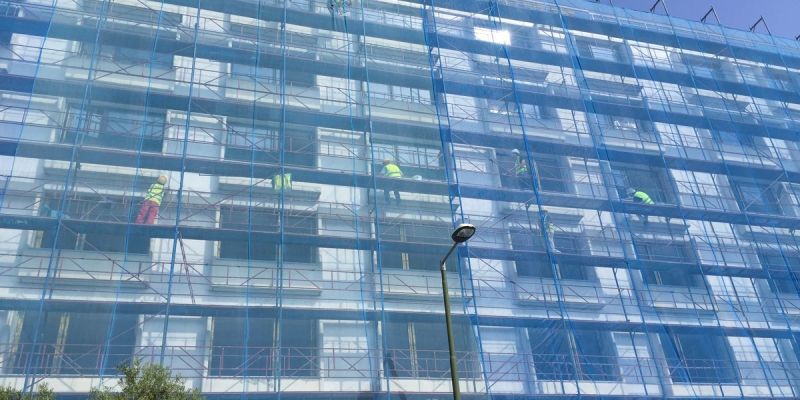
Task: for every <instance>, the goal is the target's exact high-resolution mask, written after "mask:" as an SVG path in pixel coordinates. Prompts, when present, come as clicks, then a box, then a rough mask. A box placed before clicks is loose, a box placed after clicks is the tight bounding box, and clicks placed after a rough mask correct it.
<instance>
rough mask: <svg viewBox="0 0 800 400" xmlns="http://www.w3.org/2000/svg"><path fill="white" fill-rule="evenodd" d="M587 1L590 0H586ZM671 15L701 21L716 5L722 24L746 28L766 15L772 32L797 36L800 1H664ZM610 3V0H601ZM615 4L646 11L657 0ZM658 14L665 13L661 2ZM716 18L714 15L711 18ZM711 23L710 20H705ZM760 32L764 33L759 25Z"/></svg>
mask: <svg viewBox="0 0 800 400" xmlns="http://www.w3.org/2000/svg"><path fill="white" fill-rule="evenodd" d="M587 1H588V0H587ZM665 1H666V3H667V8H668V9H669V12H670V15H672V16H674V17H681V18H686V19H691V20H695V21H697V20H699V19H700V18H701V17H702V16H703V14H705V13H706V11H708V9H709V8H710V7H711V6H712V5H713V6H714V9H716V10H717V14H718V15H719V19H720V21H721V22H722V25H725V26H729V27H732V28H737V29H743V30H747V29H749V28H750V26H751V25H753V23H755V22H756V20H757V19H758V17H759V16H761V15H763V16H764V19H766V20H767V24H768V25H769V29H770V30H771V31H772V34H773V35H776V36H783V37H788V38H792V39H794V37H795V36H797V35H798V34H800V24H798V22H797V21H798V20H800V0H665ZM600 2H602V3H608V2H609V0H600ZM611 2H612V3H613V4H614V5H615V6H620V7H625V8H631V9H634V10H640V11H647V10H649V9H650V7H652V5H653V4H654V3H655V2H656V0H611ZM658 13H659V14H663V9H662V8H661V5H659V6H658ZM709 18H711V20H712V21H713V17H709ZM706 22H708V20H707V21H706ZM756 29H757V31H758V32H765V31H764V30H763V27H762V26H760V25H759V27H758V28H756Z"/></svg>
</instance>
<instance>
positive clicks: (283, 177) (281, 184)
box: [272, 174, 292, 192]
mask: <svg viewBox="0 0 800 400" xmlns="http://www.w3.org/2000/svg"><path fill="white" fill-rule="evenodd" d="M281 189H283V190H287V191H288V190H292V174H275V175H274V176H273V177H272V190H274V191H276V192H280V191H281Z"/></svg>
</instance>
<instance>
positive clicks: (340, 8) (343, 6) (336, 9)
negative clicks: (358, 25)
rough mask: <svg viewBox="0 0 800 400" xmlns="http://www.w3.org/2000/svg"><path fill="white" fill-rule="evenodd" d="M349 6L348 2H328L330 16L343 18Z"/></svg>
mask: <svg viewBox="0 0 800 400" xmlns="http://www.w3.org/2000/svg"><path fill="white" fill-rule="evenodd" d="M349 5H350V0H328V10H329V11H330V12H331V15H333V14H334V13H336V14H339V16H343V15H346V14H347V7H348V6H349Z"/></svg>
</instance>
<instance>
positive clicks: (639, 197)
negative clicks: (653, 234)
mask: <svg viewBox="0 0 800 400" xmlns="http://www.w3.org/2000/svg"><path fill="white" fill-rule="evenodd" d="M627 193H628V197H629V198H631V199H632V200H633V202H634V203H639V204H646V205H653V204H656V203H655V202H654V201H653V199H651V198H650V195H648V194H647V193H646V192H644V191H641V190H638V189H634V188H628V191H627ZM639 220H640V221H642V222H643V223H644V224H645V225H647V223H648V222H650V221H649V219H648V217H647V215H646V214H639Z"/></svg>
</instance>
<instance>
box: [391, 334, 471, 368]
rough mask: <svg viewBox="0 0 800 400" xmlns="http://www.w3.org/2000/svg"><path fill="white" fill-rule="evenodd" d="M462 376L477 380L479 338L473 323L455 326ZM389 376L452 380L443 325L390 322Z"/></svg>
mask: <svg viewBox="0 0 800 400" xmlns="http://www.w3.org/2000/svg"><path fill="white" fill-rule="evenodd" d="M453 333H454V335H453V336H454V338H455V350H456V358H457V360H458V361H457V364H458V373H459V376H461V377H462V378H464V377H467V378H475V377H477V376H478V373H479V363H478V359H477V358H476V355H475V349H474V343H475V338H474V335H473V333H472V328H471V326H470V325H469V324H465V323H458V322H454V323H453ZM384 338H385V341H386V354H385V357H384V361H385V362H386V373H387V375H388V376H390V377H395V378H436V379H445V378H449V377H450V353H449V350H448V345H447V335H446V334H445V331H444V330H443V329H442V325H441V324H439V323H431V322H389V323H387V324H386V329H385V330H384Z"/></svg>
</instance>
